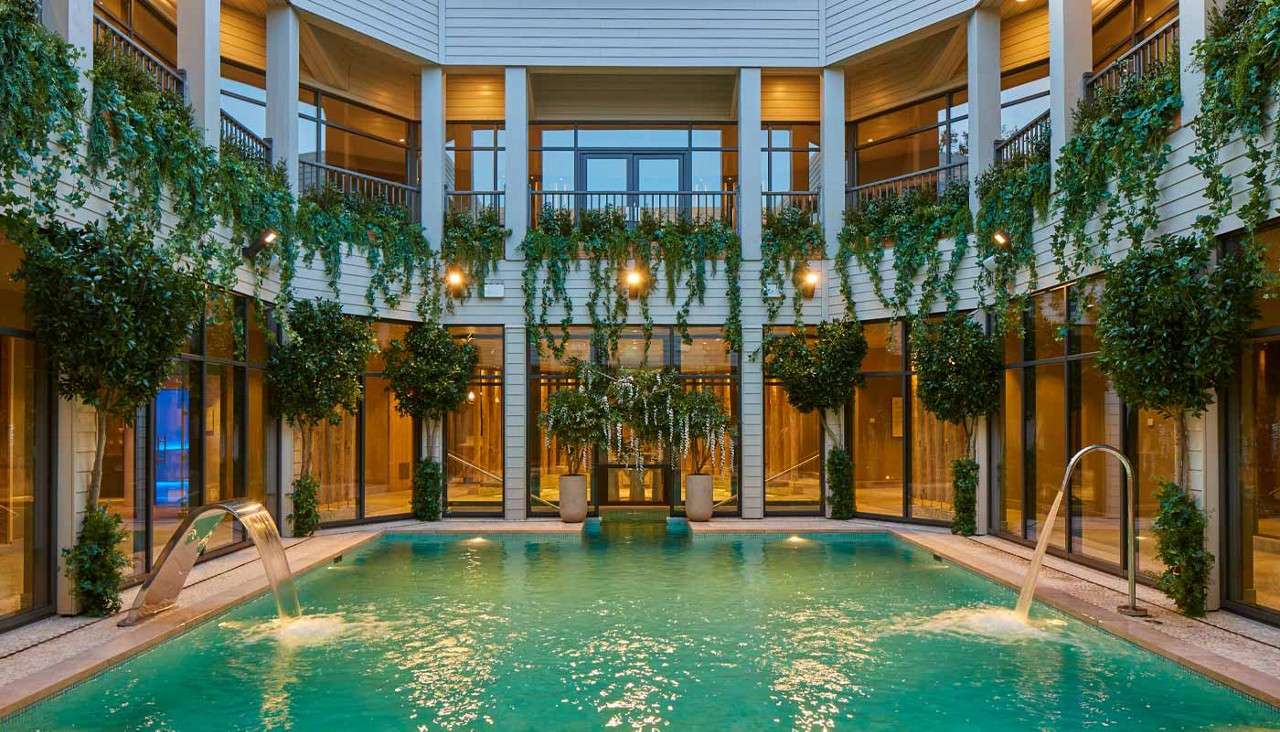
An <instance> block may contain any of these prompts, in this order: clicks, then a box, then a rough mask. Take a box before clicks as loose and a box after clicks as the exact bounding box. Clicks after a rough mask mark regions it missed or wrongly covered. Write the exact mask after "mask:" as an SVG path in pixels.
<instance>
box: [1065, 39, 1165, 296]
mask: <svg viewBox="0 0 1280 732" xmlns="http://www.w3.org/2000/svg"><path fill="white" fill-rule="evenodd" d="M1177 58H1178V54H1177V51H1176V49H1175V50H1174V52H1173V54H1172V59H1173V61H1170V62H1167V63H1165V64H1163V65H1162V66H1160V67H1158V68H1156V69H1154V70H1148V72H1147V73H1146V74H1144V75H1143V76H1136V75H1131V76H1128V77H1127V78H1125V79H1123V80H1122V81H1121V82H1120V83H1119V84H1118V85H1117V86H1116V87H1115V88H1113V89H1098V90H1097V92H1096V93H1095V94H1094V95H1093V96H1092V97H1090V98H1088V99H1085V100H1083V101H1082V102H1081V103H1080V105H1079V106H1078V107H1077V108H1076V110H1075V117H1074V118H1075V133H1074V134H1073V135H1072V136H1071V139H1070V140H1068V141H1067V143H1066V145H1065V146H1064V147H1063V149H1062V151H1061V152H1060V153H1059V156H1058V166H1057V178H1056V183H1057V194H1056V196H1055V198H1054V201H1053V207H1054V210H1055V212H1056V213H1057V214H1058V215H1059V220H1058V225H1057V227H1056V228H1055V229H1054V232H1053V239H1052V244H1051V247H1052V250H1053V255H1054V259H1055V261H1056V262H1057V264H1058V267H1059V270H1060V272H1059V280H1060V281H1062V280H1066V279H1069V278H1070V277H1072V276H1074V275H1076V274H1079V273H1080V272H1081V271H1082V269H1083V268H1084V267H1085V266H1088V265H1098V264H1106V263H1107V261H1108V259H1107V251H1106V244H1107V243H1109V242H1112V241H1115V240H1116V239H1118V238H1119V236H1120V235H1121V234H1123V235H1124V236H1126V237H1127V238H1128V240H1129V242H1130V244H1131V246H1133V247H1140V246H1141V245H1142V243H1143V241H1144V239H1145V237H1146V235H1147V234H1148V233H1149V232H1150V231H1152V230H1154V229H1155V228H1156V225H1157V224H1158V223H1159V215H1158V213H1157V211H1156V201H1157V199H1158V197H1159V195H1160V188H1159V186H1158V185H1157V181H1158V180H1159V178H1160V174H1161V173H1163V172H1164V169H1165V165H1166V164H1167V163H1168V160H1169V153H1170V151H1171V147H1170V146H1169V144H1168V143H1167V139H1168V137H1169V133H1170V132H1171V131H1172V130H1173V124H1174V121H1175V118H1176V117H1177V114H1178V111H1179V110H1180V109H1181V108H1182V95H1181V94H1180V93H1179V89H1178V64H1177V63H1176V59H1177ZM1095 219H1096V220H1097V222H1098V224H1097V235H1096V239H1095V237H1094V236H1093V235H1091V234H1090V231H1089V229H1090V224H1091V222H1093V221H1094V220H1095ZM1068 250H1070V256H1068Z"/></svg>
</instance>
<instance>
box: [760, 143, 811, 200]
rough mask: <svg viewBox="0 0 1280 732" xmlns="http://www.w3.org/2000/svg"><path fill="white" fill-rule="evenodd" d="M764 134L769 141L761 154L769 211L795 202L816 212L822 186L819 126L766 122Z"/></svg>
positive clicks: (762, 182)
mask: <svg viewBox="0 0 1280 732" xmlns="http://www.w3.org/2000/svg"><path fill="white" fill-rule="evenodd" d="M761 134H762V135H763V137H764V143H765V144H764V147H763V148H762V149H761V153H762V154H761V156H760V181H761V184H762V186H763V189H764V200H763V205H764V208H765V210H766V211H776V210H778V209H780V208H782V207H783V206H787V205H791V206H799V207H801V208H804V209H806V210H809V211H815V212H816V211H817V208H818V196H817V191H819V190H820V189H821V188H822V156H821V155H819V154H818V141H819V140H820V139H821V137H820V135H819V131H818V125H815V124H766V125H764V129H763V130H761ZM810 192H812V193H810ZM796 194H804V195H796Z"/></svg>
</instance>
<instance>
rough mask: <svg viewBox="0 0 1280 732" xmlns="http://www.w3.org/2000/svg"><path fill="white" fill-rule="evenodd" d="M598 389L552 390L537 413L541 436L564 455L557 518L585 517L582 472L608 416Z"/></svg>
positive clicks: (600, 439) (606, 426) (602, 439)
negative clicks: (566, 465) (565, 462)
mask: <svg viewBox="0 0 1280 732" xmlns="http://www.w3.org/2000/svg"><path fill="white" fill-rule="evenodd" d="M610 412H611V410H610V408H609V405H608V401H607V399H605V398H604V395H603V393H602V392H599V391H593V390H591V389H589V388H588V386H587V385H586V384H579V385H578V386H577V387H574V388H566V389H560V390H558V391H555V392H553V393H552V394H551V396H550V397H548V399H547V406H546V409H544V410H543V411H542V413H541V414H539V415H538V424H539V426H541V427H542V431H543V435H544V437H545V439H546V440H547V441H548V443H550V441H551V440H555V442H556V443H557V444H558V445H559V447H560V449H561V450H563V451H564V454H565V457H567V458H568V462H569V472H568V473H566V474H564V475H561V476H560V520H561V521H564V522H565V523H570V524H576V523H581V522H582V521H583V520H584V519H586V517H587V476H586V474H585V473H584V472H583V469H584V468H585V467H586V465H587V463H588V460H589V459H590V456H591V451H592V449H593V448H594V447H595V446H596V445H602V444H604V443H605V441H606V440H607V439H608V434H609V426H610V425H611V424H612V422H613V420H612V418H611V416H610Z"/></svg>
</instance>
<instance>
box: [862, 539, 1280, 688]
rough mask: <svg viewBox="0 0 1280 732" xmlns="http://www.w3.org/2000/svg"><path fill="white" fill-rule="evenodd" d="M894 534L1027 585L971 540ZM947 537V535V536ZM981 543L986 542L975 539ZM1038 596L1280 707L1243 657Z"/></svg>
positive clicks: (1043, 591) (1055, 596)
mask: <svg viewBox="0 0 1280 732" xmlns="http://www.w3.org/2000/svg"><path fill="white" fill-rule="evenodd" d="M882 530H883V531H887V532H888V533H890V534H892V535H893V536H895V537H897V538H899V539H901V540H902V541H904V542H907V543H908V544H911V545H912V546H915V547H918V548H920V549H922V550H924V551H928V552H932V553H934V554H936V555H938V556H939V557H941V558H943V559H944V560H946V561H948V562H951V563H953V564H955V565H957V566H960V567H963V568H964V569H966V570H968V571H970V572H973V573H975V574H977V575H980V576H982V577H984V578H986V579H988V580H990V581H992V582H996V583H997V584H1000V585H1003V586H1005V587H1008V588H1010V589H1013V590H1017V589H1019V588H1020V587H1021V583H1022V579H1023V578H1022V577H1021V576H1015V575H1013V574H1011V573H1009V572H1008V571H1007V570H1005V569H1003V568H998V567H992V566H990V565H987V564H986V563H984V562H982V561H981V560H979V559H977V558H971V557H966V556H964V555H962V553H961V552H958V551H956V549H957V548H958V547H956V546H953V544H954V543H955V542H956V541H965V542H968V541H970V540H969V539H964V538H961V537H952V536H951V535H948V534H937V535H933V534H928V533H923V532H914V531H904V530H902V529H899V528H897V527H888V526H886V527H884V529H882ZM944 537H945V538H944ZM974 545H975V547H981V546H984V545H982V544H978V543H977V542H974ZM1035 597H1036V600H1037V601H1039V602H1042V603H1044V604H1045V605H1048V606H1049V607H1051V608H1053V609H1055V610H1057V611H1059V612H1062V613H1065V614H1066V615H1069V616H1071V617H1073V618H1075V619H1076V620H1079V621H1081V622H1083V623H1087V624H1089V625H1091V626H1093V627H1095V628H1100V629H1101V630H1104V631H1106V632H1108V633H1111V634H1112V635H1114V636H1117V637H1119V638H1122V639H1124V640H1126V641H1128V642H1130V643H1133V644H1134V645H1136V646H1138V647H1139V648H1142V649H1144V650H1146V651H1149V652H1151V653H1154V654H1156V655H1158V656H1162V657H1164V658H1166V659H1168V660H1170V661H1173V662H1174V663H1177V664H1179V665H1181V666H1183V667H1185V668H1187V669H1190V670H1191V671H1194V672H1196V673H1198V674H1200V675H1201V676H1205V677H1207V678H1209V679H1211V680H1213V681H1216V682H1218V683H1220V684H1223V685H1224V686H1228V687H1230V688H1232V689H1234V690H1236V691H1238V692H1240V693H1242V694H1246V695H1248V696H1250V697H1253V698H1254V699H1257V700H1258V701H1261V702H1265V703H1267V704H1270V705H1271V706H1273V707H1276V708H1277V709H1280V679H1277V678H1275V677H1274V676H1271V675H1270V674H1267V673H1264V672H1262V671H1259V670H1257V669H1254V668H1250V667H1249V666H1246V665H1244V664H1242V663H1239V662H1237V661H1233V660H1231V659H1230V658H1227V657H1226V656H1223V655H1221V654H1218V653H1214V652H1213V651H1209V650H1206V649H1204V648H1201V647H1199V646H1195V645H1193V644H1191V643H1188V642H1186V641H1184V640H1181V639H1179V638H1174V637H1173V636H1170V635H1168V634H1166V633H1162V632H1160V631H1159V630H1157V629H1156V628H1154V627H1152V626H1151V625H1150V624H1148V623H1145V622H1143V621H1141V620H1137V619H1134V618H1130V617H1127V616H1124V615H1121V614H1120V613H1118V612H1114V611H1110V612H1108V611H1107V610H1104V609H1102V608H1099V607H1098V606H1097V605H1093V604H1091V603H1089V602H1086V601H1085V600H1082V599H1080V598H1078V597H1076V596H1074V595H1072V594H1070V593H1068V592H1065V591H1063V590H1059V589H1057V588H1054V587H1044V586H1040V587H1038V588H1037V589H1036V596H1035Z"/></svg>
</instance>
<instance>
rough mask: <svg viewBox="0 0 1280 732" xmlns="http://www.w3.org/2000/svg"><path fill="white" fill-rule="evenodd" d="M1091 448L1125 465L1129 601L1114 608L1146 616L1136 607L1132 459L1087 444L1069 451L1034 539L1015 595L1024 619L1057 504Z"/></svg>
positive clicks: (1106, 447)
mask: <svg viewBox="0 0 1280 732" xmlns="http://www.w3.org/2000/svg"><path fill="white" fill-rule="evenodd" d="M1091 452H1105V453H1107V454H1108V455H1112V456H1114V457H1115V458H1117V459H1118V460H1119V461H1120V465H1121V466H1122V467H1123V468H1124V476H1125V481H1126V482H1125V485H1126V486H1127V487H1128V492H1129V500H1128V501H1126V502H1125V513H1126V516H1125V527H1126V533H1127V535H1128V540H1127V542H1126V544H1127V546H1126V555H1127V557H1128V567H1129V604H1127V605H1121V606H1119V607H1117V608H1116V610H1117V611H1118V612H1119V613H1120V614H1122V615H1129V616H1132V617H1146V616H1147V611H1146V610H1145V609H1143V608H1140V607H1138V561H1137V554H1138V527H1137V517H1138V486H1137V484H1135V483H1134V482H1133V463H1131V462H1129V458H1127V457H1125V454H1124V453H1122V452H1120V451H1119V450H1117V449H1115V448H1114V447H1112V446H1110V445H1102V444H1098V445H1089V446H1088V447H1086V448H1084V449H1082V450H1080V451H1079V452H1077V453H1076V454H1075V455H1072V456H1071V460H1070V462H1068V463H1067V469H1066V471H1065V472H1064V473H1063V474H1062V487H1061V488H1060V489H1059V490H1058V496H1057V497H1056V498H1055V499H1054V501H1053V505H1052V506H1051V507H1050V508H1049V513H1048V514H1047V515H1046V516H1045V522H1044V526H1042V527H1041V534H1040V539H1039V541H1037V542H1036V551H1035V554H1033V555H1032V558H1031V567H1030V568H1029V569H1028V570H1027V579H1026V581H1025V582H1024V583H1023V585H1022V592H1021V593H1019V595H1018V605H1017V609H1016V612H1017V614H1018V615H1019V616H1021V617H1022V618H1023V619H1024V620H1025V619H1026V617H1027V611H1028V610H1029V609H1030V607H1031V599H1032V597H1033V596H1034V595H1035V591H1036V579H1037V577H1039V575H1040V565H1041V564H1042V563H1043V562H1044V553H1045V550H1046V549H1047V548H1048V546H1049V536H1050V534H1052V533H1053V521H1054V519H1055V518H1056V517H1057V513H1058V507H1059V505H1060V504H1061V503H1062V497H1063V495H1065V494H1066V492H1067V486H1068V485H1070V483H1071V476H1072V475H1073V474H1074V473H1075V470H1076V466H1077V465H1079V464H1080V460H1081V458H1083V457H1084V456H1085V455H1088V454H1089V453H1091Z"/></svg>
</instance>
